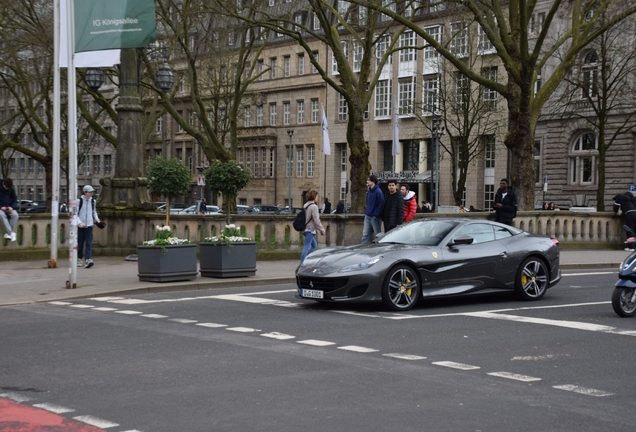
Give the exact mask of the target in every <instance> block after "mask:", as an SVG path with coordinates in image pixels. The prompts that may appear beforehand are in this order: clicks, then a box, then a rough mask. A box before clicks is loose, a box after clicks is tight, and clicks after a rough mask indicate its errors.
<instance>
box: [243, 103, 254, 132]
mask: <svg viewBox="0 0 636 432" xmlns="http://www.w3.org/2000/svg"><path fill="white" fill-rule="evenodd" d="M251 118H252V111H251V110H250V107H245V108H243V127H246V128H248V127H250V126H251V125H250V121H251Z"/></svg>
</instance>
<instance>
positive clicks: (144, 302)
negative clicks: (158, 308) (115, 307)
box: [108, 299, 150, 305]
mask: <svg viewBox="0 0 636 432" xmlns="http://www.w3.org/2000/svg"><path fill="white" fill-rule="evenodd" d="M108 303H117V304H127V305H132V304H146V303H150V302H148V300H140V299H123V300H109V301H108Z"/></svg>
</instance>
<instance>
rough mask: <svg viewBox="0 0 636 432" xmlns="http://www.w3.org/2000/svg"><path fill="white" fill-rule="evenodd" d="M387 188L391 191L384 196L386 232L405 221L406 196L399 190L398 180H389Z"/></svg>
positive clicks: (383, 219)
mask: <svg viewBox="0 0 636 432" xmlns="http://www.w3.org/2000/svg"><path fill="white" fill-rule="evenodd" d="M387 188H388V189H389V192H388V193H387V194H386V195H385V196H384V207H383V208H382V222H384V232H385V233H387V232H389V231H391V230H392V229H393V228H395V227H396V226H398V225H402V222H404V197H402V194H401V193H399V192H398V189H397V181H396V180H389V182H388V183H387Z"/></svg>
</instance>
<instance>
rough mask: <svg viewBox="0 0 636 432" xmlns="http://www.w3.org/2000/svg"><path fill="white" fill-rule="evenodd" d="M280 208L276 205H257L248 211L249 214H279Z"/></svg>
mask: <svg viewBox="0 0 636 432" xmlns="http://www.w3.org/2000/svg"><path fill="white" fill-rule="evenodd" d="M279 210H280V208H279V207H278V206H275V205H267V204H257V205H253V206H250V207H249V208H248V209H247V213H248V214H277V213H278V211H279Z"/></svg>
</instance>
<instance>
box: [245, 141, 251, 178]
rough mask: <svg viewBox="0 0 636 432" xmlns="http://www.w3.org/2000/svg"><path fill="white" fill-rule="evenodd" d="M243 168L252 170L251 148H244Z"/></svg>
mask: <svg viewBox="0 0 636 432" xmlns="http://www.w3.org/2000/svg"><path fill="white" fill-rule="evenodd" d="M245 169H246V170H248V171H249V172H252V149H251V148H249V147H246V148H245Z"/></svg>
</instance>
